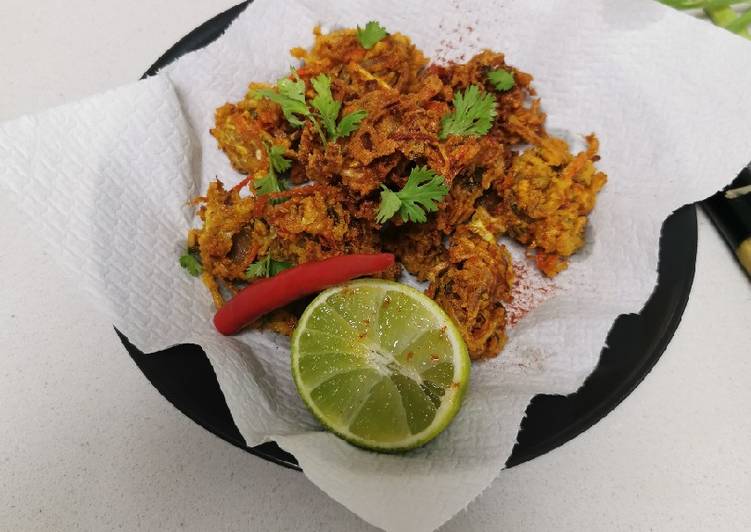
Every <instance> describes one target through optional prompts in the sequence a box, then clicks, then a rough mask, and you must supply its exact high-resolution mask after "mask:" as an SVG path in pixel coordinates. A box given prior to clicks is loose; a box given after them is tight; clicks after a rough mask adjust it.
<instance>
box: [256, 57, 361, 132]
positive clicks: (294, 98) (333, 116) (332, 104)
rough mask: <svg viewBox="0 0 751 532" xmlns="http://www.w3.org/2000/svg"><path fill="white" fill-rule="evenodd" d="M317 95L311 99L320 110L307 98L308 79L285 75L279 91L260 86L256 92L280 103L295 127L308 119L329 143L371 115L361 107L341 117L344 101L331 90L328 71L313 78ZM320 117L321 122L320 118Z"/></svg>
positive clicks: (257, 95)
mask: <svg viewBox="0 0 751 532" xmlns="http://www.w3.org/2000/svg"><path fill="white" fill-rule="evenodd" d="M292 75H293V76H294V77H297V72H295V70H294V69H293V70H292ZM310 83H311V85H313V90H315V92H316V95H315V97H314V98H313V99H312V100H311V101H310V105H311V106H312V107H313V109H315V110H316V111H317V113H315V114H314V113H313V112H312V111H311V110H310V107H309V106H308V103H307V101H306V100H305V82H304V81H303V80H301V79H299V78H297V79H296V80H295V81H293V80H290V79H287V78H285V79H282V80H280V81H279V83H278V84H277V91H274V90H271V89H260V90H257V91H256V92H255V97H256V98H268V99H269V100H271V101H272V102H274V103H277V104H279V106H280V107H281V108H282V113H284V118H286V119H287V121H288V122H289V123H290V124H292V125H293V126H295V127H300V126H302V125H303V124H304V123H305V119H308V120H310V121H311V123H312V124H313V127H314V128H315V130H316V131H317V132H318V134H319V135H320V137H321V142H322V143H323V144H324V146H325V145H326V143H327V142H328V141H332V142H336V141H337V140H338V139H340V138H343V137H347V136H349V135H351V134H352V132H354V131H356V130H357V128H358V127H359V126H360V122H362V121H363V119H364V118H365V117H366V116H367V115H368V113H367V112H366V111H364V110H362V109H360V110H358V111H354V112H352V113H349V114H347V115H345V116H343V117H342V118H341V120H339V123H338V124H337V118H339V111H340V110H341V108H342V103H341V102H339V101H336V100H335V99H334V96H333V95H332V94H331V78H330V77H328V76H327V75H326V74H320V75H318V76H316V77H315V78H313V79H311V80H310ZM319 121H320V122H319ZM321 123H322V124H323V127H321Z"/></svg>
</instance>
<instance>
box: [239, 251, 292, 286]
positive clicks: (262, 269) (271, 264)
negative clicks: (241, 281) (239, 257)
mask: <svg viewBox="0 0 751 532" xmlns="http://www.w3.org/2000/svg"><path fill="white" fill-rule="evenodd" d="M291 267H292V264H291V263H289V262H282V261H278V260H274V259H272V258H271V255H266V256H265V257H264V258H262V259H260V260H257V261H256V262H254V263H253V264H251V265H250V266H248V269H247V270H245V278H246V279H249V280H250V279H260V278H262V277H273V276H275V275H277V274H278V273H281V272H283V271H284V270H287V269H289V268H291Z"/></svg>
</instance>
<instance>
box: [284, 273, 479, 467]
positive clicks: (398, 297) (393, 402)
mask: <svg viewBox="0 0 751 532" xmlns="http://www.w3.org/2000/svg"><path fill="white" fill-rule="evenodd" d="M291 351H292V356H291V364H292V376H293V379H294V381H295V385H296V387H297V390H298V393H299V394H300V397H301V398H302V399H303V401H304V402H305V404H306V405H307V407H308V408H309V410H310V411H311V412H312V413H313V415H314V416H315V417H316V418H317V419H318V421H319V422H320V423H321V425H323V426H324V427H325V428H326V429H328V430H330V431H331V432H333V433H334V434H336V435H337V436H339V437H340V438H342V439H344V440H346V441H348V442H349V443H351V444H353V445H356V446H358V447H361V448H364V449H368V450H371V451H377V452H383V453H401V452H405V451H408V450H411V449H415V448H417V447H420V446H422V445H424V444H426V443H428V442H429V441H431V440H432V439H434V438H435V437H436V436H438V434H440V433H441V432H442V431H443V430H444V429H445V428H446V427H447V426H448V425H449V424H450V422H451V421H452V420H453V418H454V417H455V416H456V414H457V412H458V411H459V409H460V407H461V404H462V400H463V398H464V395H465V394H466V392H467V389H468V386H469V368H470V359H469V354H468V353H467V348H466V346H465V344H464V341H463V340H462V338H461V334H460V332H459V330H458V329H457V327H456V326H455V325H454V323H453V322H452V321H451V319H450V318H449V317H448V316H447V315H446V313H445V312H444V311H443V309H441V308H440V307H439V306H438V305H437V304H436V303H435V302H434V301H433V300H432V299H430V298H428V297H427V296H425V295H424V294H422V293H421V292H419V291H418V290H416V289H414V288H412V287H410V286H407V285H404V284H400V283H395V282H392V281H384V280H380V279H361V280H357V281H351V282H349V283H345V284H343V285H340V286H336V287H334V288H330V289H328V290H326V291H324V292H322V293H321V294H319V295H318V297H316V299H315V300H313V302H312V303H311V304H310V305H309V306H308V308H307V309H306V310H305V312H304V313H303V315H302V316H301V318H300V321H299V323H298V326H297V328H296V329H295V332H294V334H293V335H292V340H291ZM368 353H378V354H371V355H369V354H368ZM383 353H386V356H385V357H384V356H383V355H382V354H383Z"/></svg>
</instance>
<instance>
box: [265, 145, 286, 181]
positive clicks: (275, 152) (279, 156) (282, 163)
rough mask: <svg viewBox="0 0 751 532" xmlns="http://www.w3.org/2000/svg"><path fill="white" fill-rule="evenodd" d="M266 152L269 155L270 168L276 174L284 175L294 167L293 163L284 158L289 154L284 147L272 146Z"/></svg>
mask: <svg viewBox="0 0 751 532" xmlns="http://www.w3.org/2000/svg"><path fill="white" fill-rule="evenodd" d="M266 152H267V153H268V154H269V164H270V165H271V166H270V168H271V170H273V171H274V173H275V174H277V175H279V174H283V173H284V172H286V171H287V170H289V168H290V166H292V162H291V161H289V160H287V159H285V158H284V154H285V153H286V152H287V148H285V147H284V146H281V145H278V146H271V148H269V147H268V146H267V147H266Z"/></svg>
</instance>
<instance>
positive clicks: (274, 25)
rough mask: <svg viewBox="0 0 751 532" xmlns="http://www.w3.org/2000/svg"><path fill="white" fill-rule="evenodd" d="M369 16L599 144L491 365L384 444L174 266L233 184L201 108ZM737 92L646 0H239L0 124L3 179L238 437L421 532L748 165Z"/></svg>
mask: <svg viewBox="0 0 751 532" xmlns="http://www.w3.org/2000/svg"><path fill="white" fill-rule="evenodd" d="M371 19H376V20H379V21H380V22H381V23H382V24H383V25H384V26H385V27H386V28H388V29H389V30H390V31H391V32H396V31H400V32H402V33H405V34H407V35H409V36H410V37H412V39H413V41H414V42H415V43H416V44H417V46H419V47H420V48H422V49H423V50H424V51H425V52H426V54H427V55H428V56H430V57H433V58H438V59H440V60H446V59H452V58H456V59H460V58H462V57H464V56H465V54H466V57H469V56H470V55H471V54H472V53H474V52H476V51H479V50H480V49H481V48H486V47H487V48H492V49H495V50H500V51H503V52H505V53H506V54H507V60H508V61H509V62H510V63H511V64H513V65H515V66H517V67H519V68H521V69H522V70H525V71H528V72H531V73H532V74H533V75H534V76H535V78H536V83H535V85H536V87H537V89H538V91H539V94H540V95H541V96H542V98H543V105H544V108H545V110H546V111H547V112H548V115H549V127H550V128H551V129H552V130H560V131H561V132H562V134H563V135H565V136H566V137H567V138H568V139H569V140H570V141H571V142H572V143H573V144H575V145H576V144H581V136H582V135H584V134H587V133H590V132H593V131H594V132H596V133H597V134H598V135H599V137H600V139H601V142H602V149H601V155H602V161H601V162H600V164H599V167H600V168H601V169H602V170H604V171H605V172H606V173H607V174H608V175H609V177H610V181H609V183H608V185H607V186H606V187H605V189H604V191H603V192H602V193H601V195H600V197H599V200H598V206H597V208H596V210H595V212H594V214H593V215H592V217H591V225H590V228H589V235H588V244H587V246H586V248H585V249H584V250H582V252H581V253H580V254H579V255H577V256H576V257H575V258H574V259H573V261H572V263H571V267H570V268H569V269H568V270H567V271H565V272H564V273H562V274H561V275H560V276H559V277H557V278H556V279H555V281H554V284H555V289H554V290H550V291H549V293H550V294H551V295H550V296H549V297H548V298H547V299H546V300H544V301H535V304H537V306H536V307H535V308H534V309H533V310H531V312H529V314H528V315H527V316H526V317H525V318H524V319H523V320H522V321H521V322H519V323H518V325H516V326H515V327H514V328H513V329H511V331H510V340H509V343H508V345H507V347H506V349H505V350H504V352H503V355H502V356H501V357H499V358H497V359H494V360H491V361H487V362H483V363H479V364H475V365H474V366H473V370H472V381H471V387H470V391H469V394H468V396H467V398H466V402H465V405H464V407H463V408H462V410H461V412H460V414H459V415H458V417H457V418H456V420H455V421H454V423H453V424H452V425H451V426H450V427H449V429H448V430H447V431H446V432H445V433H444V434H442V435H441V436H440V437H439V438H437V439H436V440H435V441H434V442H432V443H431V444H429V445H427V446H426V447H424V448H422V449H419V450H416V451H414V452H411V453H408V454H406V455H403V456H386V455H377V454H373V453H369V452H366V451H362V450H359V449H356V448H354V447H352V446H349V445H348V444H346V443H344V442H342V441H340V440H338V439H337V438H336V437H334V436H332V435H330V434H328V433H326V432H321V431H320V428H319V427H318V425H317V424H316V423H315V422H314V420H313V419H312V417H311V416H310V415H309V413H308V412H307V410H306V409H305V407H304V405H303V403H302V402H301V400H300V399H299V398H298V396H297V394H296V392H295V390H294V386H293V383H292V380H291V377H290V372H289V360H288V341H287V339H285V338H280V337H278V336H274V335H270V334H265V333H259V332H254V331H250V332H245V333H243V334H241V335H239V336H237V337H232V338H225V337H221V336H219V335H218V334H217V333H216V332H215V331H214V330H213V327H212V325H211V316H212V313H213V312H212V311H213V309H212V306H211V301H210V298H209V296H208V294H207V292H206V291H205V289H204V288H203V287H202V286H201V285H200V283H199V282H198V281H196V280H194V279H192V278H190V277H188V276H186V275H185V274H184V272H183V271H182V270H181V269H180V267H179V266H178V263H177V257H178V256H179V254H180V252H181V250H182V249H183V247H184V236H185V234H186V231H187V229H188V228H189V227H190V225H191V224H192V223H194V222H193V212H192V209H191V207H190V206H189V204H188V203H187V200H188V199H189V198H191V197H193V196H194V195H196V194H198V193H200V192H202V191H203V190H205V188H206V186H207V183H208V181H209V180H212V179H214V178H215V177H219V178H221V179H222V180H224V181H225V182H226V183H229V184H233V183H234V182H236V181H237V180H239V178H240V176H238V175H236V174H235V173H234V172H233V171H232V169H231V168H230V166H229V164H228V162H227V161H226V159H225V157H224V155H223V154H222V153H220V152H219V151H218V150H217V149H216V144H215V142H214V140H213V139H212V138H211V137H210V136H209V134H208V129H209V128H210V127H211V126H212V123H213V111H214V109H215V108H216V107H217V106H219V105H221V104H222V103H224V102H226V101H235V100H239V99H240V98H242V96H243V94H244V93H245V90H246V86H247V83H248V82H249V81H250V80H268V81H273V80H275V79H276V78H278V77H280V76H282V75H284V74H285V73H286V72H287V71H288V68H289V65H290V64H292V63H293V62H292V61H291V58H290V57H289V55H288V50H289V49H290V48H291V47H292V46H297V45H301V46H307V45H310V44H311V43H312V35H311V29H312V27H313V26H314V25H315V24H322V25H323V26H324V28H329V29H330V28H335V27H340V26H354V25H357V24H360V25H363V24H364V23H365V22H367V21H368V20H371ZM749 86H751V47H749V46H748V43H746V42H744V41H743V40H741V39H739V38H736V37H734V36H732V35H730V34H729V33H726V32H723V31H720V30H717V29H714V28H712V27H710V26H709V25H706V24H703V23H701V22H699V21H696V20H694V19H692V18H690V17H687V16H684V15H682V14H680V13H677V12H673V11H672V10H669V9H667V8H665V7H663V6H661V5H659V4H657V3H656V2H653V1H652V0H582V1H579V2H576V3H573V2H568V1H564V0H550V1H548V2H526V1H523V0H504V1H503V2H500V3H498V2H490V1H482V0H474V1H463V2H458V1H456V0H436V1H433V2H430V3H427V2H421V3H406V2H396V1H394V0H385V1H381V2H377V3H376V2H371V1H366V0H354V1H344V0H337V1H330V2H326V3H323V2H315V1H313V0H290V1H288V2H273V1H271V0H256V2H254V3H253V4H252V5H250V6H249V7H248V9H247V10H246V12H245V13H244V14H243V15H241V16H240V18H239V19H238V20H237V21H236V22H235V23H234V24H233V25H232V26H231V27H230V28H229V30H228V31H227V32H226V34H225V35H224V36H223V37H221V38H220V39H219V40H218V41H216V42H215V43H213V44H211V45H209V46H208V47H206V48H205V49H203V50H201V51H198V52H196V53H193V54H190V55H188V56H186V57H183V58H182V59H180V60H179V61H177V62H176V63H174V64H173V65H171V66H169V67H168V68H167V69H165V71H164V72H163V73H162V74H161V75H159V76H157V77H155V78H151V79H149V80H146V81H143V82H140V83H137V84H134V85H132V86H128V87H124V88H122V89H118V90H116V91H113V92H110V93H107V94H104V95H100V96H96V97H93V98H90V99H88V100H85V101H83V102H80V103H77V104H72V105H68V106H65V107H62V108H59V109H55V110H52V111H48V112H45V113H42V114H39V115H35V116H32V117H23V118H21V119H18V120H15V121H13V122H8V123H5V124H2V125H0V189H2V190H3V193H4V194H5V198H4V201H12V202H15V203H17V204H18V205H19V206H20V207H21V208H22V209H23V210H24V212H26V213H28V225H29V227H30V228H31V229H32V230H33V231H35V232H36V234H37V235H39V237H40V238H42V239H43V240H44V241H45V242H47V244H48V245H49V247H50V249H52V250H54V256H55V257H56V258H57V259H59V260H60V261H61V262H62V263H63V264H65V265H66V266H67V267H68V268H69V270H70V271H71V272H72V273H73V274H74V276H75V277H74V278H75V280H76V282H77V283H78V285H79V286H80V287H81V288H82V289H84V290H86V291H87V292H88V293H89V294H90V295H91V297H93V298H94V299H95V300H96V301H97V302H98V303H99V306H100V308H101V309H102V312H105V313H107V314H108V315H109V316H111V318H112V320H113V323H114V324H115V325H116V326H117V327H118V328H119V329H120V330H122V331H123V332H124V333H125V334H126V335H127V336H128V337H129V338H130V340H131V341H132V342H133V343H134V344H135V345H137V346H138V347H139V348H140V349H142V350H144V351H147V352H151V351H157V350H160V349H163V348H165V347H168V346H170V345H174V344H177V343H197V344H200V345H201V346H202V347H203V348H204V350H205V351H206V353H207V355H208V357H209V359H210V361H211V363H212V365H213V367H214V370H215V371H216V373H217V377H218V381H219V383H220V386H221V388H222V391H223V392H224V395H225V398H226V400H227V404H228V405H229V408H230V411H231V412H232V415H233V418H234V420H235V423H236V424H237V426H238V428H239V429H240V432H241V433H242V434H243V437H244V438H245V440H246V442H247V443H248V444H249V445H254V444H258V443H261V442H263V441H267V440H270V439H274V440H276V441H277V442H278V443H279V444H280V445H281V446H282V447H283V448H285V449H286V450H288V451H290V452H292V453H293V454H294V455H295V456H296V457H297V459H298V460H299V461H300V463H301V465H302V467H303V469H304V470H305V474H306V475H307V476H308V477H309V478H310V479H311V480H312V481H313V482H314V483H315V484H317V485H318V486H319V487H320V488H321V489H323V490H324V491H325V492H326V493H328V494H329V495H330V496H332V497H333V498H335V499H336V500H338V501H339V502H341V503H342V504H344V505H345V506H347V507H348V508H349V509H350V510H352V511H353V512H355V513H357V514H358V515H360V516H361V517H362V518H364V519H366V520H367V521H369V522H371V523H372V524H374V525H376V526H379V527H382V528H384V529H388V530H410V531H420V530H431V529H433V528H436V527H438V526H440V525H441V524H442V523H443V522H445V521H446V520H447V519H449V518H450V517H451V516H453V515H454V514H455V513H456V512H458V511H459V510H461V509H462V508H464V507H465V506H466V505H467V504H468V503H469V502H470V501H471V500H472V499H474V498H475V497H476V496H477V495H478V494H479V493H480V492H481V491H482V490H483V489H484V488H485V487H486V486H488V485H489V483H490V482H491V481H492V480H493V479H494V478H495V476H496V475H498V473H499V471H500V470H501V469H502V468H503V464H504V462H505V461H506V459H507V457H508V456H509V454H510V452H511V449H512V447H513V445H514V443H515V440H516V434H517V431H518V428H519V424H520V421H521V419H522V417H523V415H524V411H525V408H526V406H527V404H528V402H529V400H530V398H531V397H533V396H534V395H535V394H538V393H548V394H568V393H572V392H574V391H576V389H577V388H578V387H579V386H580V385H581V384H582V382H583V381H584V379H585V378H586V377H587V375H589V374H590V373H591V371H592V369H593V368H594V367H595V365H596V363H597V360H598V356H599V353H600V350H601V349H602V346H603V343H604V341H605V338H606V335H607V332H608V330H609V329H610V327H611V325H612V323H613V322H614V320H615V318H616V317H617V316H618V315H619V314H622V313H628V312H637V311H638V310H639V309H640V308H641V306H642V305H643V304H644V302H645V301H646V299H647V298H648V296H649V294H650V293H651V291H652V289H653V286H654V284H655V281H656V266H657V252H658V237H659V230H660V226H661V223H662V221H663V220H664V219H665V218H666V217H667V216H668V214H669V213H670V212H672V211H673V210H674V209H676V208H677V207H679V206H681V205H683V204H685V203H688V202H692V201H695V200H699V199H702V198H704V197H706V196H708V195H710V194H711V193H712V192H714V191H715V190H717V189H719V188H721V187H722V186H723V185H724V184H725V183H727V182H729V181H730V180H731V179H732V177H734V176H735V175H736V174H737V172H738V171H739V170H740V169H741V168H742V167H743V166H744V165H745V164H746V163H747V162H748V159H749V158H751V146H749V142H748V140H749V139H750V138H751V122H749V121H748V117H749V116H751V100H749V99H748V98H746V97H745V96H746V95H747V88H748V87H749ZM523 260H524V258H523V256H522V255H519V254H517V261H523ZM530 282H531V283H532V284H534V283H544V282H545V281H543V280H541V279H540V278H539V276H536V275H535V274H532V276H531V277H530Z"/></svg>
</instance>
